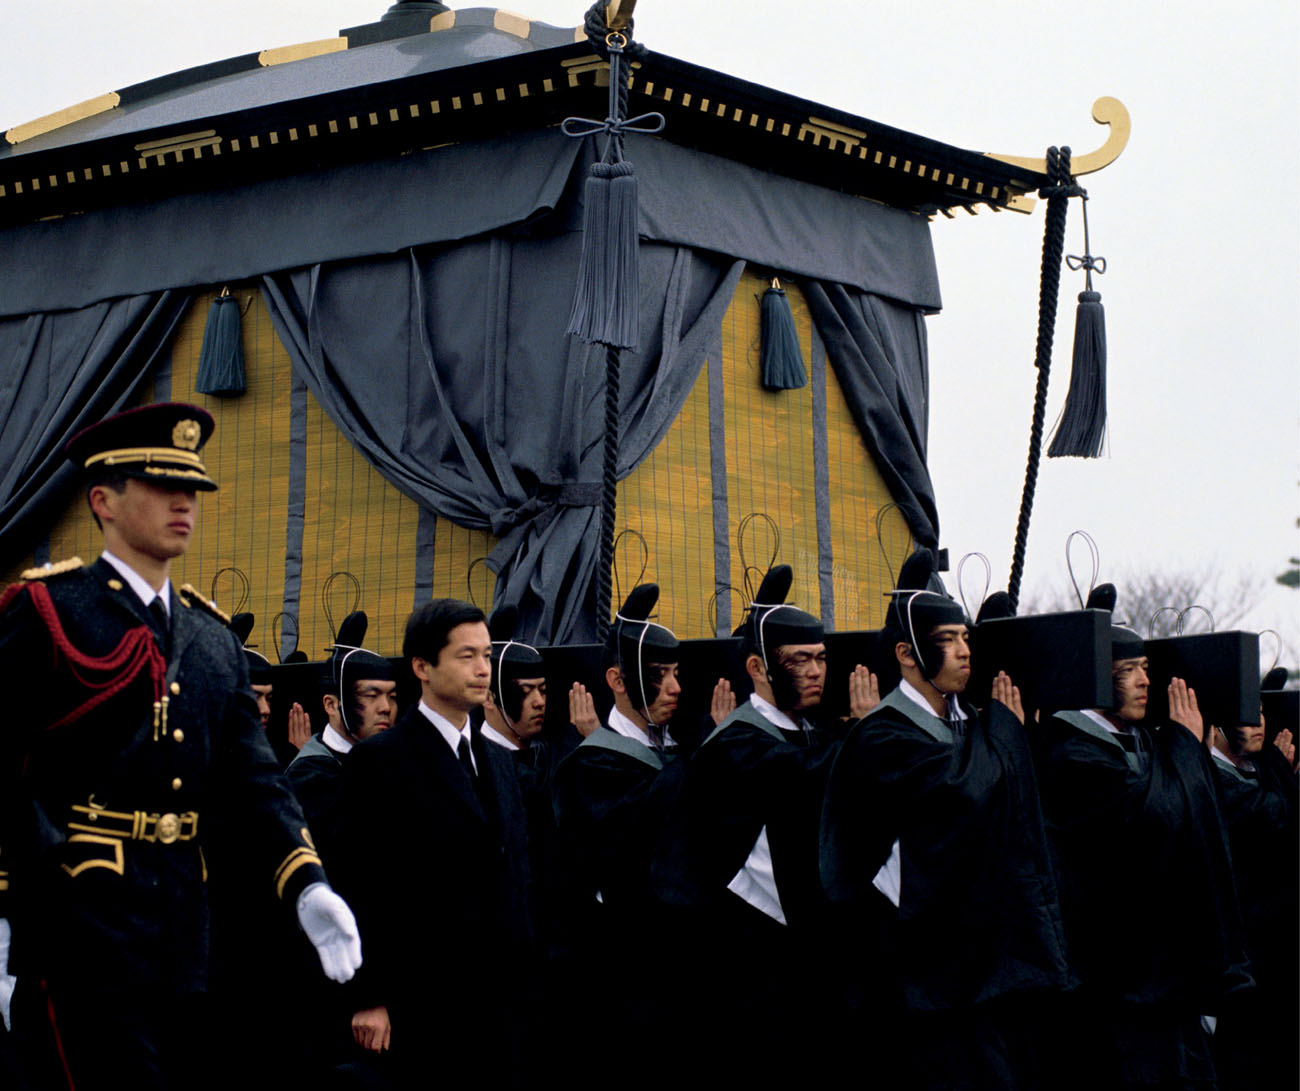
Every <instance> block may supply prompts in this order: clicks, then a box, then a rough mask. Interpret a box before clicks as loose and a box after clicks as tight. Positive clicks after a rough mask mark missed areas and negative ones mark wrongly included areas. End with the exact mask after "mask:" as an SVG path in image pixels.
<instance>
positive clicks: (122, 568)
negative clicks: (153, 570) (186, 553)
mask: <svg viewBox="0 0 1300 1091" xmlns="http://www.w3.org/2000/svg"><path fill="white" fill-rule="evenodd" d="M100 556H101V557H102V558H103V559H104V560H106V561H107V562H108V563H109V564H111V565H112V566H113V567H114V568H115V569H117V571H118V572H119V573H120V574H121V576H122V579H124V580H126V585H127V586H128V587H129V588H131V590H132V591H134V592H135V593H136V596H137V597H138V598H139V599H140V601H141V602H142V603H144V604H145V606H146V607H147V606H148V605H149V604H150V603H151V602H153V600H154V599H162V604H163V609H164V610H166V611H167V616H168V617H171V616H172V603H171V586H172V585H171V581H170V580H163V585H162V590H161V591H155V590H154V589H153V588H152V587H150V586H149V584H148V582H147V581H146V580H145V578H144V577H143V576H141V575H140V573H138V572H137V571H136V570H135V569H134V568H132V567H131V566H130V565H129V564H127V563H126V561H124V560H122V558H121V557H118V556H116V555H114V554H112V553H110V552H109V551H108V550H107V549H106V550H104V552H103V553H101V554H100Z"/></svg>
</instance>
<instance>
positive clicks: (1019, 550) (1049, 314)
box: [1007, 148, 1083, 610]
mask: <svg viewBox="0 0 1300 1091" xmlns="http://www.w3.org/2000/svg"><path fill="white" fill-rule="evenodd" d="M1082 193H1083V190H1082V189H1080V188H1079V187H1078V186H1077V185H1075V182H1074V179H1073V178H1072V177H1071V175H1070V149H1069V148H1048V149H1047V185H1046V186H1044V187H1043V188H1042V189H1041V190H1039V191H1038V194H1039V196H1040V197H1045V198H1046V199H1047V224H1046V226H1045V228H1044V230H1043V262H1042V270H1041V274H1040V277H1039V286H1038V342H1037V346H1036V348H1035V352H1034V366H1035V367H1036V368H1037V369H1038V384H1037V387H1036V388H1035V391H1034V418H1033V424H1032V426H1031V427H1030V430H1029V462H1028V465H1027V466H1026V467H1025V487H1024V491H1023V492H1022V493H1021V496H1020V519H1019V522H1018V523H1017V524H1016V545H1015V550H1014V553H1013V555H1012V560H1011V577H1010V579H1009V580H1007V596H1008V597H1009V598H1010V599H1011V608H1012V609H1013V610H1014V609H1015V608H1016V607H1017V606H1018V605H1019V603H1020V580H1021V577H1022V576H1023V575H1024V571H1025V548H1026V545H1027V544H1028V541H1029V517H1030V515H1031V514H1032V513H1033V510H1034V490H1035V489H1036V488H1037V485H1038V464H1039V461H1040V460H1041V459H1042V454H1043V418H1044V417H1045V416H1046V413H1047V380H1048V377H1049V375H1050V373H1051V370H1052V336H1053V333H1054V331H1055V329H1056V304H1057V299H1058V297H1059V295H1060V290H1061V259H1062V256H1063V255H1064V253H1065V213H1066V209H1067V207H1068V205H1069V200H1070V198H1071V197H1077V196H1080V195H1081V194H1082Z"/></svg>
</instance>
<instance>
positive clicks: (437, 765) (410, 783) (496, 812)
mask: <svg viewBox="0 0 1300 1091" xmlns="http://www.w3.org/2000/svg"><path fill="white" fill-rule="evenodd" d="M472 738H473V741H472V744H471V745H472V748H473V751H474V756H475V759H476V761H477V765H478V779H479V789H478V790H477V791H476V790H475V787H474V785H473V784H472V782H471V781H470V779H469V777H468V776H467V775H466V773H465V771H464V769H462V767H461V765H460V762H459V760H458V759H457V757H456V755H455V754H454V753H453V752H452V749H451V747H449V746H448V745H447V742H446V740H445V739H444V738H443V737H442V736H441V735H440V734H439V733H438V730H437V728H436V727H434V725H433V724H431V723H430V722H429V721H428V720H427V719H426V718H425V717H424V715H423V714H422V713H421V712H420V710H419V708H418V707H416V708H412V709H411V710H410V711H408V712H407V713H406V715H405V716H403V717H402V719H401V720H399V721H398V722H397V723H396V724H394V725H393V727H391V728H389V729H388V730H387V731H384V732H381V733H380V734H378V735H376V736H374V737H373V738H370V739H367V740H366V741H365V742H363V743H360V744H359V745H357V746H355V747H354V748H353V749H352V751H351V753H350V754H349V755H348V760H347V762H345V763H344V768H343V783H342V788H341V791H340V795H339V823H338V827H337V844H336V850H337V851H336V852H335V859H336V861H337V864H335V862H334V861H332V862H331V873H332V874H336V880H337V884H338V886H339V888H340V891H341V892H342V893H343V895H344V897H346V898H347V899H348V902H349V904H350V905H351V906H352V907H353V910H354V911H355V912H356V915H357V921H358V923H359V925H360V928H361V945H362V957H363V959H364V965H363V966H362V969H361V971H360V973H359V974H358V978H357V981H356V983H355V986H354V991H353V996H354V1004H353V1007H354V1010H359V1009H360V1008H363V1007H373V1006H379V1005H383V1006H385V1007H387V1008H388V1010H389V1015H390V1017H391V1018H392V1022H393V1050H394V1056H397V1054H398V1053H399V1052H407V1051H409V1050H410V1049H411V1048H412V1047H413V1045H418V1046H419V1048H420V1049H421V1050H423V1049H425V1048H427V1049H430V1050H436V1049H438V1048H440V1046H446V1045H447V1044H448V1043H449V1042H454V1041H456V1040H461V1041H462V1042H463V1038H462V1035H463V1033H465V1032H471V1031H472V1030H473V1026H472V1025H477V1024H483V1023H485V1022H486V1020H485V1019H484V1018H483V1017H482V1011H483V1009H481V1008H480V1009H478V1011H477V1013H476V1011H475V1006H476V1005H479V1004H482V1003H485V1002H487V1000H489V999H491V1000H492V1001H493V1002H494V1003H495V1004H496V1005H498V1006H499V1005H500V1003H501V1002H502V999H503V996H506V997H508V995H509V993H510V991H511V990H512V989H513V988H515V987H517V986H518V985H519V983H520V980H521V975H522V974H523V972H524V970H525V967H526V966H527V965H528V962H529V960H530V958H531V951H532V937H533V932H532V917H531V912H530V901H531V898H530V878H529V868H528V841H527V822H526V819H525V814H524V807H523V802H522V799H521V796H520V790H519V784H518V781H517V778H516V774H515V770H514V765H513V762H512V760H511V757H510V754H509V753H508V752H507V751H505V750H504V749H502V748H501V747H499V746H496V745H494V744H493V743H491V742H488V741H486V740H484V739H483V737H482V735H481V734H480V733H479V731H478V729H477V727H476V728H474V730H473V736H472ZM471 1016H473V1017H471ZM448 1020H453V1021H454V1022H453V1021H448ZM453 1027H454V1029H453ZM440 1028H442V1029H441V1031H440ZM440 1034H445V1035H447V1036H448V1037H446V1038H441V1037H440ZM417 1040H418V1041H417Z"/></svg>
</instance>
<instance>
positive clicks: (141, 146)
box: [0, 8, 1046, 225]
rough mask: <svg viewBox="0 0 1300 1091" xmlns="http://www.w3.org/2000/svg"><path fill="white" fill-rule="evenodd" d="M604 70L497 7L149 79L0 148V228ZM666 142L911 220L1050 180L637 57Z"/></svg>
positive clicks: (423, 131) (411, 144)
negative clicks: (906, 214)
mask: <svg viewBox="0 0 1300 1091" xmlns="http://www.w3.org/2000/svg"><path fill="white" fill-rule="evenodd" d="M607 80H608V68H607V66H606V65H605V64H604V63H603V62H601V61H600V60H598V59H597V57H596V56H595V55H594V54H593V53H592V51H591V48H590V46H589V45H588V44H587V42H586V39H585V37H583V36H582V33H581V30H580V29H575V28H567V29H562V28H557V27H552V26H548V25H546V24H543V23H539V22H536V21H531V20H528V19H525V18H523V17H521V16H518V15H513V14H511V13H508V12H504V11H497V10H494V9H491V8H471V9H465V10H458V11H446V12H443V13H441V14H437V15H433V16H432V17H429V16H427V15H426V16H423V17H417V18H413V17H411V16H410V15H406V16H403V17H402V18H400V19H389V20H386V21H381V22H378V23H373V24H369V25H366V26H362V27H352V28H347V29H345V30H344V31H343V32H341V34H340V36H339V37H336V38H331V39H326V40H324V41H320V42H309V43H305V44H303V45H299V46H289V47H286V48H284V49H272V50H266V51H263V52H262V53H250V54H246V55H244V56H241V57H233V58H230V59H229V60H225V61H218V62H215V63H213V64H208V65H202V66H200V67H198V68H191V69H187V70H185V71H183V72H177V73H174V74H173V75H170V76H164V77H161V78H159V79H154V80H149V81H147V82H145V83H140V84H136V85H134V86H132V87H127V88H124V89H122V90H121V91H117V92H113V93H111V94H108V95H104V96H101V97H100V98H98V99H93V100H91V101H90V102H87V103H82V104H80V105H79V106H74V107H70V108H68V109H67V110H64V111H60V112H59V113H57V114H52V115H50V116H49V117H47V118H42V119H39V120H37V121H34V122H31V123H28V124H26V125H18V126H15V127H14V128H11V129H9V130H8V131H7V132H6V133H5V134H4V137H3V139H2V140H0V225H4V224H15V223H22V222H29V221H32V220H36V219H39V218H42V217H47V216H55V215H63V214H70V213H75V212H79V211H85V210H87V209H90V208H95V207H102V206H105V205H115V204H125V203H131V202H139V201H148V200H152V199H155V198H159V197H163V196H168V195H171V194H175V193H180V192H190V191H196V190H207V189H213V188H217V187H222V186H228V185H231V184H236V183H243V182H250V181H255V180H258V179H262V178H268V177H274V176H276V175H282V174H288V173H295V172H297V171H301V170H306V169H315V168H319V167H325V166H330V165H333V164H339V163H346V162H356V161H360V160H367V159H374V158H380V157H389V156H399V155H402V154H404V153H406V152H410V151H413V150H416V149H421V148H430V147H436V146H438V145H441V144H448V143H454V142H463V141H470V140H476V139H481V138H484V137H489V136H497V135H501V134H503V133H508V132H510V131H512V130H520V129H536V128H539V127H545V126H550V125H557V124H558V123H559V122H560V121H562V120H563V119H564V118H565V117H568V116H573V115H577V116H593V114H598V113H600V112H601V110H602V107H603V100H602V98H601V95H600V93H598V92H596V90H595V89H596V88H597V87H604V86H605V85H606V84H607ZM648 110H658V111H659V112H661V113H662V114H664V116H665V118H666V119H667V128H666V130H665V134H664V135H665V138H666V139H669V140H671V141H673V142H674V143H677V144H682V145H686V146H691V147H697V148H702V149H705V150H707V151H710V152H713V153H715V154H719V155H723V156H726V157H728V158H731V159H734V160H737V161H740V162H744V163H748V164H750V165H752V166H756V167H759V168H761V169H764V170H768V171H772V172H774V173H778V174H784V175H787V176H790V177H795V178H800V179H804V180H807V181H811V182H815V183H817V184H819V185H823V186H827V187H829V188H833V189H839V190H842V191H844V192H847V193H852V194H855V195H858V196H862V197H866V198H870V199H873V200H876V201H880V202H882V203H885V204H888V205H892V206H894V207H898V208H904V209H908V210H912V211H916V212H921V213H933V212H936V211H939V210H944V211H947V210H949V209H953V208H956V207H961V206H966V207H970V206H974V205H979V204H985V205H991V206H994V207H1008V206H1011V207H1014V206H1015V205H1016V204H1017V203H1019V202H1018V200H1017V199H1018V197H1019V195H1021V194H1023V193H1026V192H1028V191H1032V190H1035V189H1038V188H1039V187H1040V186H1042V185H1043V184H1044V183H1045V181H1046V179H1045V177H1044V176H1043V175H1042V174H1041V173H1039V172H1038V171H1036V170H1033V169H1030V168H1027V167H1024V166H1017V165H1014V164H1009V163H1007V162H1004V161H1000V160H998V159H995V158H992V157H990V156H987V155H984V154H983V153H980V152H973V151H967V150H964V149H961V148H956V147H953V146H951V145H948V144H943V143H941V142H939V141H935V140H929V139H927V138H925V137H921V136H917V135H915V134H913V133H909V132H905V131H903V130H901V129H895V128H892V127H891V126H888V125H882V124H880V123H878V122H875V121H870V120H868V119H866V118H861V117H857V116H855V115H853V114H849V113H846V112H844V111H842V110H836V109H832V108H831V107H828V106H823V105H820V104H818V103H814V102H810V101H808V100H806V99H800V98H796V97H794V96H792V95H786V94H783V93H781V92H779V91H774V90H771V89H770V88H767V87H763V86H760V85H758V84H754V83H750V82H747V81H745V80H740V79H736V78H735V77H732V76H727V75H723V74H722V73H719V72H714V71H711V70H710V69H707V68H702V67H700V66H698V65H694V64H688V63H686V62H684V61H680V60H676V59H674V58H672V57H667V56H664V55H661V54H658V53H653V52H651V53H648V54H647V55H646V56H645V57H644V58H643V60H642V61H641V62H640V63H639V64H638V65H637V67H636V68H635V70H634V73H633V78H632V99H631V102H630V104H629V112H630V113H631V114H633V115H635V114H638V113H642V112H645V111H648Z"/></svg>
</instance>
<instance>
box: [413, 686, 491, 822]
mask: <svg viewBox="0 0 1300 1091" xmlns="http://www.w3.org/2000/svg"><path fill="white" fill-rule="evenodd" d="M406 720H407V725H408V727H409V728H410V731H411V735H412V737H413V739H414V740H415V745H416V748H417V749H418V750H419V751H420V753H421V754H423V756H424V757H425V759H426V760H425V764H426V767H427V768H429V769H430V770H431V771H432V773H433V776H434V778H435V779H437V780H440V781H442V782H443V783H444V784H445V785H446V786H447V788H448V789H449V792H448V793H447V794H448V795H449V796H450V797H451V798H453V799H455V800H457V801H458V802H459V803H460V804H461V805H462V806H463V807H464V808H465V809H466V810H468V811H469V812H470V813H471V814H473V815H474V816H475V817H476V818H477V819H478V820H479V821H480V822H483V823H486V822H487V814H486V812H485V811H484V810H483V804H482V803H481V802H480V801H479V798H478V793H477V792H475V791H474V785H473V784H471V783H470V779H469V777H468V776H466V775H465V770H464V769H462V768H461V767H460V759H459V758H457V757H456V755H455V754H454V753H453V752H452V749H451V747H450V746H448V745H447V740H446V739H444V738H443V737H442V734H441V732H439V731H438V729H437V728H436V727H434V725H433V724H431V723H430V722H429V721H428V720H427V719H426V718H425V716H424V713H423V712H421V711H420V709H419V707H418V706H417V707H415V708H413V709H411V711H410V712H408V713H407V714H406ZM475 757H478V754H477V752H476V753H475ZM480 768H482V766H481V765H480Z"/></svg>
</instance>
